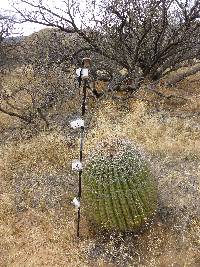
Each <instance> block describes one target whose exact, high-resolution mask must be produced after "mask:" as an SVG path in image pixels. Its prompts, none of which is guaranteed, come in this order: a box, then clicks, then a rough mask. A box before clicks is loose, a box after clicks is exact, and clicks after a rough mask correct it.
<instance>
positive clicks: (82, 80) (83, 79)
mask: <svg viewBox="0 0 200 267" xmlns="http://www.w3.org/2000/svg"><path fill="white" fill-rule="evenodd" d="M90 64H91V60H90V59H89V58H83V61H82V69H81V70H80V76H79V87H81V85H82V104H81V117H82V121H84V115H85V112H86V98H87V87H88V68H89V67H90ZM84 131H85V124H84V123H83V125H81V126H80V154H79V162H80V166H81V168H80V169H79V181H78V201H77V205H76V204H75V203H74V204H75V205H76V206H77V208H78V211H77V237H80V219H81V207H80V202H81V195H82V172H83V170H82V163H83V141H84Z"/></svg>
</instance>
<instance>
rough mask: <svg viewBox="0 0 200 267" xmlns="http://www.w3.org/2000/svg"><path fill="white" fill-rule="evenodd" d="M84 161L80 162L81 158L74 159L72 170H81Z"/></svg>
mask: <svg viewBox="0 0 200 267" xmlns="http://www.w3.org/2000/svg"><path fill="white" fill-rule="evenodd" d="M82 169H83V167H82V163H81V162H80V160H78V159H75V160H73V161H72V171H80V170H82Z"/></svg>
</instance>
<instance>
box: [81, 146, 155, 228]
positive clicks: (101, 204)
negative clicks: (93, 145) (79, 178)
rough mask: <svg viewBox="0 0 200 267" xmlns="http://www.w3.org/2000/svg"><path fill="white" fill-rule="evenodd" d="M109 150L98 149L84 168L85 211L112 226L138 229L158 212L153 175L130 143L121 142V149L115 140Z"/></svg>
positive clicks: (97, 223)
mask: <svg viewBox="0 0 200 267" xmlns="http://www.w3.org/2000/svg"><path fill="white" fill-rule="evenodd" d="M117 143H118V144H119V142H117ZM106 146H107V145H106ZM106 148H107V149H108V147H106ZM108 150H109V153H105V152H103V150H102V151H101V149H100V150H99V149H98V152H97V153H94V154H93V156H92V158H91V159H90V161H89V162H88V164H87V166H86V168H85V170H84V175H83V178H84V193H83V201H84V207H85V215H86V216H87V218H88V219H89V220H90V221H91V222H92V223H94V225H95V226H103V227H104V228H105V229H108V230H120V231H128V230H136V229H138V228H139V227H140V226H142V225H143V224H144V223H145V222H146V221H147V220H148V219H149V218H151V217H152V216H153V214H154V213H155V209H156V206H157V193H156V185H155V182H154V179H153V176H152V174H151V171H150V169H149V167H148V165H147V164H146V162H145V161H144V160H143V159H142V158H141V156H140V154H139V153H138V152H137V150H136V149H135V148H134V147H133V146H132V145H131V144H130V143H124V142H121V143H120V148H119V149H118V150H116V148H115V144H114V146H113V145H111V146H110V147H109V149H108ZM105 154H107V155H105Z"/></svg>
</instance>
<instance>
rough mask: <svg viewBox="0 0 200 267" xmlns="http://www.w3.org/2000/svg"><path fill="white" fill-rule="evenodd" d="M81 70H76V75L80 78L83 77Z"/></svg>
mask: <svg viewBox="0 0 200 267" xmlns="http://www.w3.org/2000/svg"><path fill="white" fill-rule="evenodd" d="M81 70H82V69H81V68H78V69H76V75H77V76H78V77H80V76H81Z"/></svg>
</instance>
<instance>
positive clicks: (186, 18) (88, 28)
mask: <svg viewBox="0 0 200 267" xmlns="http://www.w3.org/2000/svg"><path fill="white" fill-rule="evenodd" d="M14 2H16V1H14ZM17 2H18V3H19V5H18V7H16V3H15V7H16V11H17V13H18V15H20V18H21V22H27V21H29V22H34V23H39V24H43V25H46V26H51V27H57V28H58V29H60V30H61V31H64V32H66V33H72V32H75V33H77V34H78V35H79V36H80V37H81V38H82V39H83V40H84V45H83V47H81V45H80V52H81V53H82V52H85V53H86V54H90V55H91V54H92V55H93V56H94V55H95V56H96V58H97V60H96V62H97V61H98V68H99V66H102V69H104V70H105V71H106V72H107V74H108V79H109V81H110V83H109V88H110V89H111V90H113V89H116V88H118V87H119V86H118V85H120V84H122V83H124V84H127V87H126V88H127V89H128V90H130V91H135V90H137V89H138V88H139V87H140V85H141V84H142V81H143V80H144V79H146V80H151V81H156V80H159V79H160V78H162V77H163V76H164V75H165V74H166V73H169V71H171V70H173V69H175V68H177V66H179V65H180V64H182V63H183V62H185V61H186V60H189V59H193V58H195V57H197V56H198V55H199V51H200V21H199V18H200V2H199V0H194V1H189V0H146V1H141V0H111V1H106V0H99V1H92V0H86V1H85V7H83V5H81V3H82V1H79V0H68V1H57V2H56V6H49V5H48V1H42V0H35V1H32V0H31V1H30V0H20V1H17ZM20 4H23V5H21V6H20ZM99 62H100V65H99ZM98 68H96V69H95V68H94V74H96V73H97V70H98ZM122 68H123V69H125V70H126V75H123V76H122V75H120V73H119V70H121V69H122Z"/></svg>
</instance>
